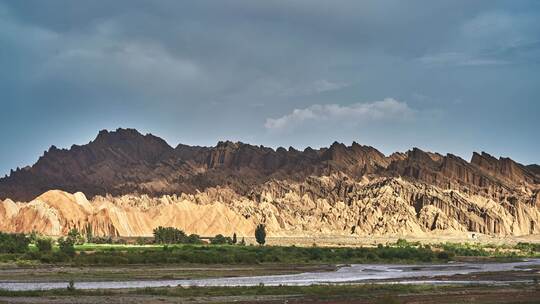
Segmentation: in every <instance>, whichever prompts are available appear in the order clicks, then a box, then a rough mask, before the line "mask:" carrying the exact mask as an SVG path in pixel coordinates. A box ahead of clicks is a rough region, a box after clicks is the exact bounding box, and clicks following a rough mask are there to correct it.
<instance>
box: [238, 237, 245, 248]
mask: <svg viewBox="0 0 540 304" xmlns="http://www.w3.org/2000/svg"><path fill="white" fill-rule="evenodd" d="M239 245H240V246H246V240H245V239H244V238H242V240H241V241H240V243H239Z"/></svg>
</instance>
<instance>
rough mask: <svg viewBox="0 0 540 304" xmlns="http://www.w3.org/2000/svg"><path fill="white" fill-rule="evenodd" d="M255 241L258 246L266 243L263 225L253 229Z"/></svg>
mask: <svg viewBox="0 0 540 304" xmlns="http://www.w3.org/2000/svg"><path fill="white" fill-rule="evenodd" d="M255 239H256V240H257V243H259V245H264V243H266V228H265V226H264V225H263V224H259V225H257V228H255Z"/></svg>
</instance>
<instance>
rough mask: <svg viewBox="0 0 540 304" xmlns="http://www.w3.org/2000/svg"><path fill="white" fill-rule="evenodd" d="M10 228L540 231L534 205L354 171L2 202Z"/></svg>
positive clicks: (4, 226)
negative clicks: (161, 192)
mask: <svg viewBox="0 0 540 304" xmlns="http://www.w3.org/2000/svg"><path fill="white" fill-rule="evenodd" d="M0 216H1V217H2V218H3V221H2V222H1V224H0V225H1V226H0V229H1V230H4V231H11V232H31V231H37V232H39V233H41V234H46V235H63V234H66V233H67V232H68V231H69V229H71V228H78V229H80V230H82V231H84V230H85V229H87V227H88V226H91V227H92V231H93V233H94V235H107V236H108V235H110V236H150V235H152V230H153V229H154V228H156V227H158V226H172V227H177V228H180V229H182V230H184V231H186V232H187V233H196V234H199V235H202V236H213V235H216V234H219V233H221V234H226V235H227V234H232V233H237V234H238V235H240V236H244V235H246V236H251V235H253V231H254V229H255V226H256V225H257V224H258V223H264V224H266V226H267V230H268V233H269V235H271V236H315V235H381V236H383V235H384V236H400V235H416V236H422V235H426V234H429V233H431V234H433V233H438V232H441V233H449V232H450V233H465V232H467V231H473V232H479V233H485V234H492V235H497V236H506V235H525V234H531V233H539V232H540V212H539V209H538V207H537V206H536V205H535V204H531V203H530V201H527V200H523V201H512V202H510V201H508V202H504V203H499V202H495V201H493V200H492V199H489V198H485V197H481V196H477V195H472V196H471V195H468V194H465V193H460V192H458V191H455V190H442V189H440V188H438V187H435V186H430V185H427V184H423V183H411V182H409V181H406V180H404V179H402V178H377V179H374V180H371V181H368V180H366V179H364V180H361V181H356V180H354V179H353V178H351V177H349V176H347V175H344V174H334V175H331V176H321V177H310V178H308V179H306V180H305V181H304V182H299V183H294V182H287V181H277V180H274V181H270V182H267V183H265V184H263V185H261V186H260V187H258V188H257V189H254V190H253V191H252V192H251V193H250V194H249V195H247V196H243V195H239V194H237V193H235V192H234V191H233V190H231V189H228V188H210V189H207V190H206V191H205V192H200V193H197V194H183V195H180V196H176V195H172V196H170V195H165V196H162V197H159V198H152V197H149V196H147V195H124V196H119V197H112V196H97V197H95V198H94V199H92V200H91V201H88V200H87V199H86V197H85V196H84V195H83V194H82V193H76V194H69V193H66V192H62V191H57V190H55V191H48V192H46V193H45V194H43V195H41V196H39V197H38V198H36V199H35V200H33V201H31V202H29V203H14V202H12V201H11V200H5V201H3V202H2V203H1V204H0Z"/></svg>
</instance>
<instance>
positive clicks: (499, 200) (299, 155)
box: [0, 129, 540, 236]
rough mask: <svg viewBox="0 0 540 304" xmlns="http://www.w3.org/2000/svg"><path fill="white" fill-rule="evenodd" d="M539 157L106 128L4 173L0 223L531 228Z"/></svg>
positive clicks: (145, 228)
mask: <svg viewBox="0 0 540 304" xmlns="http://www.w3.org/2000/svg"><path fill="white" fill-rule="evenodd" d="M539 168H540V167H539V166H538V165H529V166H525V165H522V164H519V163H517V162H515V161H513V160H511V159H509V158H495V157H493V156H491V155H489V154H487V153H485V152H482V153H474V154H473V156H472V159H471V161H470V162H468V161H466V160H464V159H462V158H460V157H458V156H455V155H452V154H447V155H441V154H438V153H431V152H426V151H422V150H420V149H417V148H414V149H412V150H410V151H407V152H405V153H399V152H397V153H394V154H392V155H389V156H385V155H384V154H383V153H381V152H379V151H378V150H376V149H375V148H373V147H369V146H363V145H360V144H358V143H353V144H352V145H350V146H346V145H344V144H341V143H337V142H335V143H333V144H332V145H331V146H330V147H328V148H321V149H312V148H306V149H304V150H303V151H299V150H296V149H294V148H292V147H291V148H288V149H285V148H278V149H276V150H274V149H272V148H268V147H263V146H254V145H249V144H244V143H239V142H237V143H234V142H230V141H224V142H219V143H218V144H217V145H216V146H215V147H198V146H187V145H182V144H180V145H178V146H177V147H175V148H173V147H171V146H169V145H168V144H167V143H166V142H165V141H164V140H162V139H160V138H159V137H156V136H154V135H151V134H147V135H142V134H140V133H139V132H137V131H136V130H133V129H118V130H116V131H112V132H109V131H100V132H99V134H98V136H97V137H96V139H95V140H93V141H91V142H90V143H89V144H87V145H82V146H77V145H74V146H72V147H71V148H70V149H58V148H56V147H54V146H53V147H51V148H50V149H49V150H48V151H46V152H45V153H44V155H43V156H42V157H41V158H40V159H39V160H38V161H37V163H36V164H34V165H33V166H31V167H26V168H24V169H19V170H16V171H13V172H11V174H10V175H9V176H7V177H5V178H2V179H0V200H3V201H2V202H1V203H0V219H2V221H1V223H2V224H0V230H7V231H31V230H32V229H36V230H38V231H43V232H46V233H47V234H52V235H56V234H63V233H65V232H66V231H67V230H66V229H69V228H70V227H79V228H84V227H86V226H88V225H90V226H92V227H93V229H94V231H96V232H98V233H102V234H104V235H121V236H135V235H148V234H149V233H151V230H152V229H153V228H154V227H156V226H157V225H173V226H177V227H182V228H184V229H186V230H187V231H188V232H191V233H199V234H203V235H207V234H208V233H210V234H211V233H214V232H218V233H225V232H226V231H229V230H231V231H233V230H234V231H235V232H238V233H248V232H249V231H250V229H253V227H254V225H256V224H257V223H259V222H264V223H267V226H268V227H269V230H270V232H271V234H274V235H288V234H295V235H302V234H310V233H320V234H381V235H384V234H400V233H413V234H414V233H431V232H433V231H454V232H466V231H473V232H480V233H486V234H491V235H524V234H532V233H538V232H539V231H540V215H539V210H540V170H539ZM50 190H55V191H50ZM57 190H58V191H57ZM69 193H75V194H73V195H72V194H69ZM82 193H84V194H82ZM87 198H88V199H87ZM14 201H19V202H20V203H15V202H14ZM24 202H28V203H24ZM165 211H166V212H165ZM219 214H224V215H225V218H222V217H220V215H219ZM188 215H189V216H188ZM209 218H210V219H209ZM29 229H30V230H29Z"/></svg>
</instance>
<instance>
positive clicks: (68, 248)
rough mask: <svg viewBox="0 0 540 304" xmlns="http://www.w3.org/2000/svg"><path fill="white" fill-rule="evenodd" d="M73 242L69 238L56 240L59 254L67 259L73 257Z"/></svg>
mask: <svg viewBox="0 0 540 304" xmlns="http://www.w3.org/2000/svg"><path fill="white" fill-rule="evenodd" d="M74 245H75V241H74V240H73V239H72V238H70V237H67V238H63V237H62V238H59V239H58V247H59V248H60V252H61V253H63V254H64V255H66V256H68V257H73V256H75V246H74Z"/></svg>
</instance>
